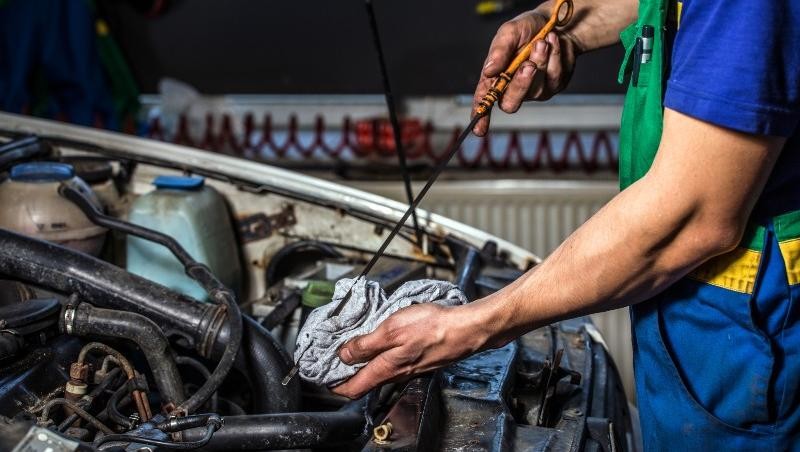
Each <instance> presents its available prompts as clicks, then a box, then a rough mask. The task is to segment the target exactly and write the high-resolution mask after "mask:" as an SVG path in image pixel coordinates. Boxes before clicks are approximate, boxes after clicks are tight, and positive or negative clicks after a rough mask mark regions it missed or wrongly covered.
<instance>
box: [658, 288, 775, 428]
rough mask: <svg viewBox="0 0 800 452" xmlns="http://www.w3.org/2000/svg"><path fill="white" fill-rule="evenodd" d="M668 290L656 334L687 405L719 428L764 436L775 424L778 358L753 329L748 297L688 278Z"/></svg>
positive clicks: (660, 308)
mask: <svg viewBox="0 0 800 452" xmlns="http://www.w3.org/2000/svg"><path fill="white" fill-rule="evenodd" d="M669 292H670V294H669V297H662V298H660V302H659V308H658V329H659V331H658V332H659V336H660V342H661V346H662V349H663V353H664V354H663V357H664V360H665V363H664V365H665V366H668V367H669V370H670V371H671V372H672V373H674V377H675V379H676V381H678V382H679V383H680V389H681V391H682V392H683V396H684V397H685V399H686V400H687V403H689V404H690V405H693V406H694V407H695V408H696V410H697V411H699V412H701V413H703V415H704V416H705V417H707V418H708V419H709V420H710V421H711V422H712V424H715V425H716V426H717V427H719V428H722V429H724V430H727V431H729V432H736V433H740V434H741V433H749V434H760V433H761V432H760V431H759V430H758V427H759V426H763V425H766V424H769V423H770V421H771V419H770V413H769V403H768V395H769V387H770V377H771V373H772V367H773V365H774V359H773V357H772V353H771V352H770V349H769V344H768V343H766V342H765V341H764V338H763V336H762V335H761V333H760V332H759V331H757V330H754V329H753V328H752V323H751V322H750V295H747V294H741V293H737V292H733V291H729V290H726V289H722V288H719V287H715V286H711V285H708V284H704V283H701V282H696V281H692V280H686V279H684V280H682V281H680V282H678V283H676V285H675V286H673V288H671V289H670V290H669Z"/></svg>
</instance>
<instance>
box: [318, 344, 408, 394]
mask: <svg viewBox="0 0 800 452" xmlns="http://www.w3.org/2000/svg"><path fill="white" fill-rule="evenodd" d="M390 354H391V352H388V353H383V354H380V355H378V356H377V357H376V358H375V359H373V360H372V361H370V362H369V364H367V365H366V366H364V367H363V368H362V369H361V370H359V371H358V373H356V374H355V375H353V376H352V377H350V379H349V380H347V381H345V382H344V383H342V384H340V385H339V386H336V387H334V388H331V391H333V392H334V393H336V394H339V395H343V396H345V397H347V398H349V399H357V398H359V397H361V396H362V395H364V394H366V393H367V392H368V391H369V390H370V389H372V388H375V387H377V386H380V385H382V384H384V383H387V382H389V381H392V380H393V379H395V378H397V377H398V376H402V375H405V374H408V371H407V369H405V368H403V367H399V366H398V365H397V364H395V362H394V361H395V359H392V358H391V356H387V355H390Z"/></svg>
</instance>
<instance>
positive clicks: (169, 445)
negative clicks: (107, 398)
mask: <svg viewBox="0 0 800 452" xmlns="http://www.w3.org/2000/svg"><path fill="white" fill-rule="evenodd" d="M220 427H222V422H221V420H220V418H219V417H210V418H209V419H208V421H207V424H206V432H205V434H204V435H203V437H202V438H200V439H199V440H197V441H187V442H184V443H178V442H174V441H163V440H160V439H153V438H146V437H143V436H139V435H134V434H130V433H119V434H110V435H105V436H103V437H101V438H98V439H96V440H95V441H94V444H93V445H94V447H96V448H98V449H104V447H100V446H102V445H104V444H106V443H111V442H114V443H138V444H146V445H148V446H158V447H163V448H165V449H183V450H185V449H198V448H200V447H203V446H205V445H206V444H208V442H209V441H211V438H212V437H213V436H214V432H216V431H217V430H219V429H220ZM108 447H111V445H109V446H108Z"/></svg>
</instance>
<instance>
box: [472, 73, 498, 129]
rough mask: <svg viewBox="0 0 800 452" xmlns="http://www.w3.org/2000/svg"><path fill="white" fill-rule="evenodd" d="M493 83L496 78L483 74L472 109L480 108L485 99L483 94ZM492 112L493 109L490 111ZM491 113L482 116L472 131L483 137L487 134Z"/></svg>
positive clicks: (473, 99)
mask: <svg viewBox="0 0 800 452" xmlns="http://www.w3.org/2000/svg"><path fill="white" fill-rule="evenodd" d="M492 83H494V79H492V78H488V77H484V76H481V79H480V80H479V81H478V86H477V87H476V88H475V95H474V96H473V97H472V111H473V112H474V111H475V109H476V108H478V104H479V103H480V102H481V99H483V96H484V95H485V94H486V93H487V92H488V91H489V88H491V87H492ZM489 114H491V111H490V112H489ZM489 114H487V115H486V116H484V117H483V118H481V119H480V120H479V121H478V123H477V124H475V127H474V128H473V129H472V133H474V134H475V135H477V136H479V137H482V136H484V135H486V131H487V130H489Z"/></svg>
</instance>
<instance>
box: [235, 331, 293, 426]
mask: <svg viewBox="0 0 800 452" xmlns="http://www.w3.org/2000/svg"><path fill="white" fill-rule="evenodd" d="M242 352H243V353H242V354H241V357H240V360H239V361H240V364H243V365H244V369H242V370H244V371H245V372H246V375H247V376H248V377H249V378H250V380H251V382H252V390H253V399H254V400H253V402H254V403H253V410H254V412H255V413H282V412H287V411H295V410H297V409H298V408H299V407H300V405H299V400H300V381H299V380H300V379H299V378H293V379H292V381H291V382H289V384H288V385H286V386H283V385H282V384H281V383H280V381H281V380H283V377H285V376H286V374H287V373H288V372H289V369H291V368H292V366H293V365H294V363H293V361H292V358H291V357H290V356H289V354H288V353H286V350H285V349H284V348H283V346H282V345H281V344H280V342H278V341H277V340H276V339H275V337H274V336H272V335H271V334H269V331H267V330H265V329H264V327H262V326H261V325H259V323H258V322H256V321H255V320H254V319H253V318H252V317H249V316H245V317H244V337H243V338H242ZM241 361H244V363H242V362H241Z"/></svg>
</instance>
